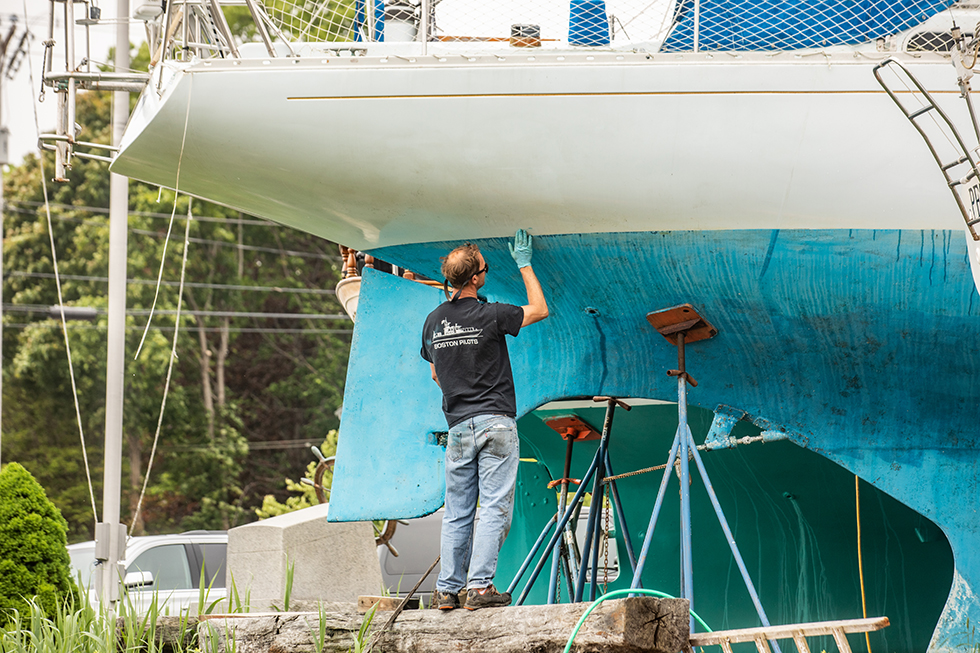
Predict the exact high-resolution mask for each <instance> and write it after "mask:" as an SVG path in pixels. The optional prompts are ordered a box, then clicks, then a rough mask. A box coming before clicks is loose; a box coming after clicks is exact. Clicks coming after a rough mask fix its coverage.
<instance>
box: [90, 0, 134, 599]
mask: <svg viewBox="0 0 980 653" xmlns="http://www.w3.org/2000/svg"><path fill="white" fill-rule="evenodd" d="M116 17H117V20H118V22H117V23H116V60H115V69H116V72H117V73H121V72H125V71H126V70H128V69H129V20H128V19H129V0H117V3H116ZM128 118H129V92H127V91H115V92H114V93H113V94H112V144H113V145H114V146H116V147H118V146H119V144H120V143H121V142H122V137H123V132H124V131H125V129H126V121H127V120H128ZM128 220H129V180H128V179H127V178H126V177H123V176H120V175H117V174H110V176H109V316H108V338H107V339H106V342H107V348H108V351H107V360H106V365H107V369H106V388H105V395H106V417H105V475H104V481H103V490H102V523H101V524H98V525H97V526H96V551H97V555H96V557H97V558H101V555H98V554H102V555H105V558H104V560H105V562H104V563H103V564H102V565H100V566H99V569H100V570H101V572H102V573H101V576H100V578H99V583H98V586H99V590H100V591H99V596H100V598H101V601H102V603H103V605H107V606H113V607H114V606H115V603H116V601H118V600H119V583H120V580H121V578H122V574H123V573H124V570H123V569H122V568H121V566H120V565H119V561H120V559H121V558H122V557H123V555H124V554H125V551H126V527H125V526H124V525H123V524H121V523H120V521H119V518H120V508H119V504H120V491H121V485H122V435H123V432H122V430H123V429H122V427H123V391H124V383H125V367H126V360H125V358H126V262H127V258H128V243H127V236H128ZM100 535H101V539H100V537H99V536H100ZM103 542H104V543H105V544H102V543H103Z"/></svg>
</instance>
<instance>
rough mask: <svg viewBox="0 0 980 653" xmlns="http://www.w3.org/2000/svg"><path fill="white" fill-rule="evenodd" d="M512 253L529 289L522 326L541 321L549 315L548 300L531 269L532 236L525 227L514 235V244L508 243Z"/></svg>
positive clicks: (525, 286)
mask: <svg viewBox="0 0 980 653" xmlns="http://www.w3.org/2000/svg"><path fill="white" fill-rule="evenodd" d="M508 247H509V248H510V255H511V256H512V257H514V262H515V263H517V267H518V268H520V270H521V277H522V278H523V279H524V288H525V289H526V290H527V305H526V306H522V307H521V308H523V309H524V321H523V322H521V327H522V328H523V327H526V326H527V325H528V324H534V323H535V322H540V321H541V320H543V319H544V318H546V317H548V302H546V301H545V299H544V291H543V290H541V283H540V282H539V281H538V277H537V276H536V275H535V274H534V270H532V269H531V253H532V249H531V236H530V235H529V234H528V233H527V232H526V231H524V230H523V229H518V230H517V234H516V235H515V236H514V244H513V245H510V244H508Z"/></svg>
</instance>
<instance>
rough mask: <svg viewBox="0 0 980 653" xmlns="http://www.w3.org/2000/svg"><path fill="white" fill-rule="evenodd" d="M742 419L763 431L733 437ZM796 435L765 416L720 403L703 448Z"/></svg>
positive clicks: (729, 447)
mask: <svg viewBox="0 0 980 653" xmlns="http://www.w3.org/2000/svg"><path fill="white" fill-rule="evenodd" d="M741 420H745V421H746V422H750V423H752V424H755V425H756V426H758V427H759V428H760V429H762V433H760V434H759V435H757V436H747V437H744V438H734V437H732V429H734V428H735V425H736V424H737V423H738V422H739V421H741ZM796 435H798V434H797V433H795V432H794V431H792V430H790V429H787V428H786V427H784V426H780V425H778V424H774V423H773V422H771V421H769V420H768V419H766V418H764V417H752V416H751V415H749V414H748V413H747V412H745V411H744V410H741V409H739V408H732V407H731V406H726V405H725V404H718V407H717V408H715V417H714V419H712V420H711V428H709V429H708V435H707V436H706V437H705V439H704V444H703V445H702V447H701V448H703V449H704V450H706V451H715V450H717V449H734V448H735V447H736V446H738V445H740V444H751V443H753V442H776V441H778V440H788V439H790V437H791V436H796ZM794 439H799V438H794Z"/></svg>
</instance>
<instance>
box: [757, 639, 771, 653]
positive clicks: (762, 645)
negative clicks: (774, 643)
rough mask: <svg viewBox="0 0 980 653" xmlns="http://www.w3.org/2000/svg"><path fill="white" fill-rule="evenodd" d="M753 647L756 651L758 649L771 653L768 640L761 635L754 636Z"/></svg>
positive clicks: (763, 652) (760, 651)
mask: <svg viewBox="0 0 980 653" xmlns="http://www.w3.org/2000/svg"><path fill="white" fill-rule="evenodd" d="M755 648H756V650H757V651H759V653H772V650H771V649H770V648H769V642H767V641H766V638H765V637H763V636H762V635H757V636H756V638H755Z"/></svg>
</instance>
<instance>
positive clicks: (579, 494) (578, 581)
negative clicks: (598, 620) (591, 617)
mask: <svg viewBox="0 0 980 653" xmlns="http://www.w3.org/2000/svg"><path fill="white" fill-rule="evenodd" d="M594 400H595V401H597V402H598V401H602V402H605V403H606V417H605V420H604V422H603V426H602V436H601V438H600V440H599V448H598V450H597V451H596V454H595V456H594V457H593V459H592V463H591V464H590V465H589V469H588V471H587V472H586V473H585V477H584V478H583V479H582V481H581V483H580V485H579V487H578V490H577V491H576V492H575V496H574V497H572V501H571V503H570V504H569V505H568V506H564V505H561V504H560V505H559V510H558V514H556V515H555V516H554V517H552V518H551V520H549V522H548V523H547V524H546V525H545V527H544V530H543V531H542V532H541V535H539V536H538V539H537V541H536V542H535V543H534V546H533V547H531V551H530V552H529V553H528V555H527V558H525V560H524V564H522V565H521V568H520V569H519V570H518V572H517V574H516V575H515V576H514V580H513V581H511V584H510V587H508V588H507V591H508V592H509V593H513V592H514V590H515V589H516V588H517V585H518V583H520V581H521V578H522V577H523V575H524V572H525V571H527V568H528V567H529V566H530V564H531V561H532V560H533V559H534V557H535V556H536V555H537V554H538V551H540V550H541V546H542V544H543V543H544V540H545V538H546V537H547V535H548V533H549V532H550V531H551V526H552V524H555V523H556V522H557V527H556V528H555V532H554V534H553V535H552V536H551V538H550V540H549V541H548V544H547V545H546V546H545V548H544V550H545V551H550V552H552V553H553V555H554V558H553V561H552V574H551V586H550V587H549V592H548V595H549V602H551V600H553V599H554V596H555V589H556V583H557V579H558V571H559V568H560V567H564V568H565V572H566V576H567V577H568V578H569V579H572V578H574V579H575V595H574V598H573V600H574V601H576V602H578V601H581V600H582V595H583V593H584V591H585V577H586V573H585V571H586V568H588V564H589V563H588V561H589V559H590V558H591V569H592V583H591V586H590V596H591V597H592V599H595V595H596V590H597V588H598V586H599V574H598V569H597V567H598V564H599V548H600V539H601V538H600V531H601V529H602V522H601V520H600V519H599V517H598V514H599V513H600V512H601V511H602V510H603V506H602V500H601V497H602V495H603V492H602V485H603V482H604V478H605V476H606V474H607V472H608V471H609V468H610V466H609V435H610V433H611V431H612V422H613V415H614V414H615V410H616V407H617V406H619V407H621V408H624V409H625V410H630V409H631V406H629V405H628V404H626V403H624V402H623V401H620V400H619V399H617V398H615V397H594ZM568 439H569V445H568V449H567V453H566V461H565V478H562V479H560V480H559V481H557V483H561V484H562V496H561V501H564V499H565V497H566V496H567V489H568V483H569V482H570V481H571V479H569V478H568V474H569V473H570V472H569V469H570V462H571V447H572V442H573V438H572V437H571V435H570V437H569V438H568ZM588 439H591V438H588ZM589 481H593V489H592V497H593V499H592V508H591V509H590V510H589V521H588V527H587V529H586V534H585V542H584V546H583V553H582V563H581V565H580V566H577V565H576V564H575V563H574V562H572V561H571V560H570V557H571V556H570V555H569V553H570V551H569V549H571V553H572V554H574V549H575V541H574V534H571V538H570V546H567V547H566V546H564V545H565V543H564V542H562V543H560V540H561V539H562V537H563V535H566V534H569V533H570V526H569V522H570V521H571V520H572V517H573V516H576V517H577V515H578V513H579V511H580V510H581V503H582V499H583V497H584V496H585V491H586V489H587V488H588V485H589ZM614 487H615V486H613V488H614ZM611 494H612V497H613V507H614V508H615V510H616V518H617V519H618V520H619V524H620V527H621V528H622V530H623V534H624V537H625V538H626V541H627V550H628V552H629V554H630V562H631V563H634V562H635V557H634V556H633V552H632V546H631V544H629V541H630V540H629V531H628V530H627V528H626V514H625V512H624V511H623V507H622V504H621V502H620V501H619V493H618V492H612V493H611ZM597 497H599V499H597ZM597 501H598V503H596V502H597ZM548 558H549V556H548V555H542V556H541V558H540V559H539V560H538V563H537V565H536V566H535V567H534V570H533V571H532V572H531V576H530V578H529V579H528V581H527V584H526V585H525V586H524V589H523V591H522V592H521V595H520V596H519V597H518V599H517V601H516V602H515V605H521V604H522V603H523V602H524V601H525V599H527V595H528V592H530V590H531V587H532V586H533V585H534V582H535V581H536V580H537V578H538V576H539V575H540V573H541V570H542V569H543V568H544V566H545V564H546V563H547V561H548ZM576 567H578V568H577V569H576ZM634 569H635V564H634Z"/></svg>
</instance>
